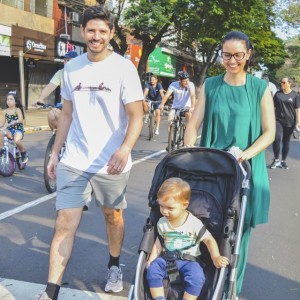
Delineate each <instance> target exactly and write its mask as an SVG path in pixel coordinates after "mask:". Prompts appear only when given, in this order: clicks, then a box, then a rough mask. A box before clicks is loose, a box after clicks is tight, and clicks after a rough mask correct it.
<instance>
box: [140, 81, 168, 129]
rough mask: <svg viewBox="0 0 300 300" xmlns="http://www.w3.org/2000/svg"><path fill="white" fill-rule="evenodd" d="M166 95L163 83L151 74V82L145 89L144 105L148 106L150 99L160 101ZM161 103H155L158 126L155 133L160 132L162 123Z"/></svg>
mask: <svg viewBox="0 0 300 300" xmlns="http://www.w3.org/2000/svg"><path fill="white" fill-rule="evenodd" d="M163 97H164V89H163V87H162V85H161V83H159V82H158V78H157V76H156V75H151V77H150V83H147V84H146V86H145V89H144V102H143V104H144V106H147V108H148V103H147V99H148V100H152V101H160V102H161V99H162V98H163ZM159 105H160V103H154V104H153V106H154V109H155V121H156V128H155V132H154V133H155V134H156V135H158V134H159V124H160V109H159ZM145 123H147V115H145Z"/></svg>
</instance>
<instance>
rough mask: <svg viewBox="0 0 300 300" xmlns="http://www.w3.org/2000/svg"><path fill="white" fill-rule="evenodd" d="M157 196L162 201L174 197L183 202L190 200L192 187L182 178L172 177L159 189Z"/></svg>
mask: <svg viewBox="0 0 300 300" xmlns="http://www.w3.org/2000/svg"><path fill="white" fill-rule="evenodd" d="M157 197H158V198H159V199H160V200H161V201H165V200H167V199H168V198H170V197H172V198H174V199H175V200H177V201H179V202H181V203H186V202H190V198H191V188H190V185H189V184H188V183H187V182H186V181H184V180H182V179H181V178H178V177H171V178H168V179H166V180H165V181H164V182H163V184H162V185H161V187H160V188H159V190H158V193H157Z"/></svg>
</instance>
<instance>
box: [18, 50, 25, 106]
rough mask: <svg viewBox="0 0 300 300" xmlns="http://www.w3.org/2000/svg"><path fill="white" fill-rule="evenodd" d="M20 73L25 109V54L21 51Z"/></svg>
mask: <svg viewBox="0 0 300 300" xmlns="http://www.w3.org/2000/svg"><path fill="white" fill-rule="evenodd" d="M19 73H20V88H21V103H22V105H23V107H25V75H24V53H23V51H22V50H20V51H19ZM25 108H26V107H25Z"/></svg>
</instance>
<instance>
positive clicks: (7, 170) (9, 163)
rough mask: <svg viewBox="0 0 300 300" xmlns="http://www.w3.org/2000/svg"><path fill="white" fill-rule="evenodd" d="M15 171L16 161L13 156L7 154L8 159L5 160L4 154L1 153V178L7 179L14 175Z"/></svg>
mask: <svg viewBox="0 0 300 300" xmlns="http://www.w3.org/2000/svg"><path fill="white" fill-rule="evenodd" d="M15 169H16V161H15V158H14V156H13V155H12V154H11V153H10V152H9V153H8V159H6V153H5V152H3V153H1V156H0V175H2V176H3V177H9V176H11V175H12V174H14V172H15Z"/></svg>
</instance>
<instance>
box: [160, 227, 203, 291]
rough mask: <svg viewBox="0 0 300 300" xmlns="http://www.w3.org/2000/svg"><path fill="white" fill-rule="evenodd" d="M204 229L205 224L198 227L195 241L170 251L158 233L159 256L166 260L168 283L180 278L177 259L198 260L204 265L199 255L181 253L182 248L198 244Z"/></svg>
mask: <svg viewBox="0 0 300 300" xmlns="http://www.w3.org/2000/svg"><path fill="white" fill-rule="evenodd" d="M205 231H206V224H203V226H202V228H201V229H200V231H199V233H198V236H197V238H196V241H195V242H194V243H193V244H192V245H189V246H186V247H184V248H181V249H177V250H174V251H170V250H168V249H167V248H166V246H165V242H164V240H163V238H162V236H161V235H160V234H158V239H159V241H160V243H161V245H162V248H163V251H162V254H161V257H162V258H164V259H165V261H166V271H167V274H168V277H169V281H170V285H171V286H172V284H175V282H177V281H178V280H179V278H180V275H179V271H178V267H177V264H176V260H177V259H181V260H188V261H195V262H198V263H199V264H200V265H201V266H202V267H205V264H204V263H203V262H202V261H201V259H200V255H199V256H193V255H190V254H186V253H183V252H182V251H183V250H187V249H189V248H191V247H194V246H195V245H197V244H199V242H200V240H201V238H202V236H203V235H204V233H205Z"/></svg>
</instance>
